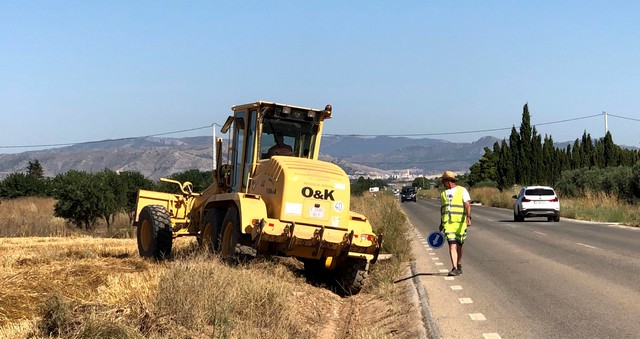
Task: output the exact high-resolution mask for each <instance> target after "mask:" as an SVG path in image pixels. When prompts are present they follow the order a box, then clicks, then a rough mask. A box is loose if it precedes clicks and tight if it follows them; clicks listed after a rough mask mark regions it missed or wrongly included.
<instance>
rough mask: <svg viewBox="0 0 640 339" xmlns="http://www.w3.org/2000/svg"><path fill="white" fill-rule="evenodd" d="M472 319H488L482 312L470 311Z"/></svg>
mask: <svg viewBox="0 0 640 339" xmlns="http://www.w3.org/2000/svg"><path fill="white" fill-rule="evenodd" d="M469 316H470V317H471V320H487V318H485V317H484V315H483V314H482V313H469Z"/></svg>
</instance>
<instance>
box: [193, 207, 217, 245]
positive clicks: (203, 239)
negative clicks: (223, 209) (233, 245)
mask: <svg viewBox="0 0 640 339" xmlns="http://www.w3.org/2000/svg"><path fill="white" fill-rule="evenodd" d="M219 235H220V221H219V220H218V214H217V213H216V211H215V210H209V211H208V212H207V214H206V215H205V216H204V226H203V227H202V231H201V232H200V235H199V238H198V240H200V246H201V247H202V248H203V249H206V250H207V251H208V252H210V253H213V252H218V251H220V241H219V239H218V238H219Z"/></svg>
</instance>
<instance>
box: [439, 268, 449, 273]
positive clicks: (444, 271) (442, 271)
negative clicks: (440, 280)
mask: <svg viewBox="0 0 640 339" xmlns="http://www.w3.org/2000/svg"><path fill="white" fill-rule="evenodd" d="M447 272H449V270H445V269H442V270H440V273H447Z"/></svg>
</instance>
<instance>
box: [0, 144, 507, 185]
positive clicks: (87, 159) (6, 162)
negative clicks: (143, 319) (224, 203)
mask: <svg viewBox="0 0 640 339" xmlns="http://www.w3.org/2000/svg"><path fill="white" fill-rule="evenodd" d="M322 140H323V144H322V147H321V150H320V152H321V153H320V158H321V159H322V160H325V161H331V162H335V163H337V164H338V165H340V166H341V167H342V168H343V169H344V170H345V171H346V172H347V173H348V174H350V175H352V176H360V175H363V176H374V177H389V176H398V175H400V176H403V175H407V174H409V173H411V174H412V175H428V174H433V173H438V172H442V171H443V170H444V169H449V170H454V171H466V170H467V169H468V168H469V166H471V165H472V164H473V163H475V162H476V161H477V160H478V159H479V158H480V156H482V154H483V153H484V151H483V149H484V147H492V146H493V143H494V142H495V141H496V140H498V139H497V138H494V137H483V138H480V139H479V140H477V141H475V142H472V143H452V142H448V141H444V140H437V139H427V138H422V139H413V138H405V137H375V138H363V137H343V136H326V137H324V138H323V139H322ZM34 160H38V161H39V162H40V164H41V165H42V167H43V169H44V174H45V176H55V175H57V174H59V173H64V172H66V171H68V170H71V169H75V170H81V171H87V172H94V171H101V170H103V169H105V168H106V169H111V170H114V171H138V172H140V173H142V174H144V175H145V176H147V177H148V178H151V179H155V180H157V179H158V178H160V177H163V176H168V175H170V174H172V173H176V172H182V171H186V170H189V169H194V168H196V169H200V170H203V171H204V170H209V169H210V168H211V167H212V141H211V137H206V136H203V137H190V138H156V137H147V138H132V139H126V140H112V141H102V142H93V143H84V144H77V145H74V146H69V147H62V148H55V149H49V150H43V151H30V152H23V153H18V154H0V178H3V177H4V176H6V175H8V174H9V173H13V172H21V171H24V170H25V169H26V168H27V165H28V163H29V161H34Z"/></svg>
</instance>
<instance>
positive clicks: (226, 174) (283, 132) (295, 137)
mask: <svg viewBox="0 0 640 339" xmlns="http://www.w3.org/2000/svg"><path fill="white" fill-rule="evenodd" d="M232 110H233V116H230V117H229V118H228V119H227V121H226V122H225V124H224V125H223V126H222V129H221V131H222V133H227V132H229V133H230V135H229V138H228V139H227V140H228V143H229V144H228V148H227V152H228V153H227V164H225V165H222V166H220V165H221V154H220V153H221V152H218V153H217V154H218V159H216V161H217V163H218V164H219V165H218V167H217V168H218V174H217V176H218V178H217V179H218V182H219V183H221V184H224V186H226V191H229V192H243V191H246V189H247V186H248V181H249V178H250V177H251V174H252V173H253V171H254V170H255V168H256V166H257V165H258V164H259V162H263V161H269V160H270V159H271V157H272V156H293V157H299V158H308V159H316V160H317V159H318V153H319V151H320V139H321V135H322V126H323V121H324V119H328V118H330V117H331V106H330V105H327V106H326V107H325V109H324V110H318V109H311V108H305V107H298V106H291V105H284V104H278V103H273V102H264V101H259V102H256V103H252V104H246V105H238V106H233V107H232ZM220 142H221V141H220ZM217 147H218V149H220V150H221V149H222V147H220V146H217ZM278 148H279V149H281V150H285V151H280V152H276V151H274V150H275V149H278Z"/></svg>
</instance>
